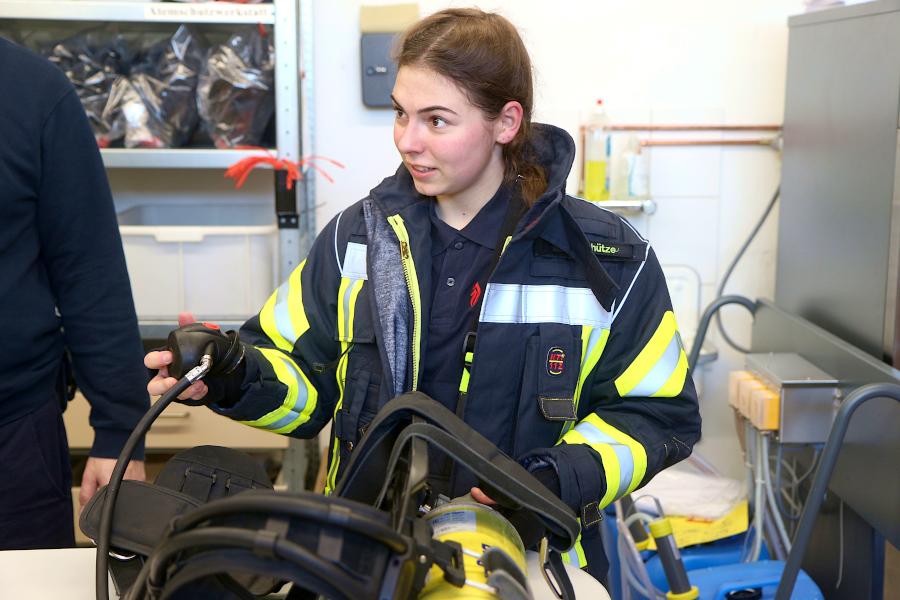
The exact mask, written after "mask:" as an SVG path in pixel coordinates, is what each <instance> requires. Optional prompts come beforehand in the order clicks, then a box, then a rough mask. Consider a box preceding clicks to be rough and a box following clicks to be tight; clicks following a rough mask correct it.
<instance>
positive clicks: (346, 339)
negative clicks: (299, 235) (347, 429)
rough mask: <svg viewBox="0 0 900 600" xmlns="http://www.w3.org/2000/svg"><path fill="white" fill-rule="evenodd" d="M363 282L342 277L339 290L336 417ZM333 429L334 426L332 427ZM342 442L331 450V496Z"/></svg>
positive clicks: (336, 441) (328, 487)
mask: <svg viewBox="0 0 900 600" xmlns="http://www.w3.org/2000/svg"><path fill="white" fill-rule="evenodd" d="M362 286H363V280H362V279H355V278H350V277H342V278H341V285H340V287H339V288H338V315H337V327H338V339H339V340H340V341H341V358H340V359H339V360H338V365H337V373H336V375H335V377H336V378H337V385H338V400H337V403H336V404H335V407H334V417H335V419H336V418H337V415H338V412H339V411H340V410H341V408H342V407H343V405H344V392H345V390H346V387H347V364H348V362H349V359H350V352H349V350H350V344H351V343H352V342H353V321H354V319H355V317H356V300H357V298H359V292H360V291H361V290H362ZM332 427H333V425H332ZM340 444H341V441H340V440H339V439H338V438H337V435H335V436H334V444H333V445H332V446H333V447H332V449H331V464H329V465H328V475H327V477H326V478H325V493H326V494H331V492H333V491H334V486H335V485H336V484H337V481H336V479H337V470H338V466H339V465H340V463H341V453H340Z"/></svg>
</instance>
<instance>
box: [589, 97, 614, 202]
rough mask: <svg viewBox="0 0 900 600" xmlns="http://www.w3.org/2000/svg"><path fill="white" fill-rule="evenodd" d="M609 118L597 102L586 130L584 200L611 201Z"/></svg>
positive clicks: (600, 103) (600, 102) (599, 101)
mask: <svg viewBox="0 0 900 600" xmlns="http://www.w3.org/2000/svg"><path fill="white" fill-rule="evenodd" d="M609 149H610V136H609V117H608V116H607V115H606V110H605V109H604V108H603V100H597V103H596V104H595V105H594V108H593V110H591V114H590V115H589V116H588V120H587V123H585V128H584V199H585V200H594V201H597V200H609V175H610V173H609Z"/></svg>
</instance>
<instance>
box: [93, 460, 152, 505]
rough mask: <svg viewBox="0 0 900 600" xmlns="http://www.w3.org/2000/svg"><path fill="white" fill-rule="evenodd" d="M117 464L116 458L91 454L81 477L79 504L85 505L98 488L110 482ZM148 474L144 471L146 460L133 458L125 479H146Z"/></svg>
mask: <svg viewBox="0 0 900 600" xmlns="http://www.w3.org/2000/svg"><path fill="white" fill-rule="evenodd" d="M115 466H116V459H114V458H97V457H95V456H91V457H89V458H88V459H87V463H86V464H85V465H84V475H83V476H82V477H81V491H80V492H78V504H79V505H81V507H84V505H85V504H87V502H88V500H90V499H91V498H92V497H93V495H94V494H96V493H97V490H98V489H100V488H101V487H103V486H104V485H106V484H108V483H109V478H110V476H111V475H112V472H113V469H114V468H115ZM146 478H147V474H146V472H145V471H144V461H142V460H133V461H131V462H130V463H128V466H127V467H126V468H125V479H135V480H137V481H144V480H145V479H146Z"/></svg>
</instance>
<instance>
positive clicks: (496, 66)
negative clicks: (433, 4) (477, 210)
mask: <svg viewBox="0 0 900 600" xmlns="http://www.w3.org/2000/svg"><path fill="white" fill-rule="evenodd" d="M396 54H397V66H398V68H399V67H403V66H418V67H425V68H428V69H431V70H432V71H435V72H436V73H439V74H440V75H443V76H444V77H446V78H448V79H450V80H451V81H453V82H454V83H456V84H457V85H458V86H459V87H460V89H462V91H463V92H464V93H465V94H466V96H467V97H468V98H469V101H470V102H471V103H472V104H473V105H475V106H477V107H478V108H479V109H481V111H482V112H483V113H484V114H485V116H486V118H488V119H496V118H497V116H498V115H499V114H500V110H501V109H502V108H503V106H504V105H506V103H507V102H510V101H512V100H517V101H518V102H519V103H520V104H521V105H522V112H523V115H522V125H521V127H520V128H519V131H518V133H517V134H516V137H514V138H513V139H512V140H511V141H510V142H509V143H507V144H504V145H503V161H504V164H505V170H504V181H506V182H513V181H515V180H516V179H517V178H519V179H520V180H521V187H522V197H523V198H524V200H525V202H526V204H528V205H529V206H531V205H532V204H534V202H535V201H536V200H537V199H538V197H540V195H541V194H542V193H544V191H545V190H546V189H547V174H546V173H545V172H544V169H543V167H541V165H540V164H538V162H537V161H536V160H535V159H534V157H533V155H532V150H531V143H530V142H531V135H532V128H531V111H532V107H533V106H534V91H533V86H532V75H531V59H530V58H529V56H528V51H527V50H526V49H525V44H523V43H522V38H521V37H519V32H518V31H516V28H515V27H514V26H513V24H512V23H510V22H509V21H508V20H506V19H505V18H503V17H501V16H500V15H498V14H495V13H487V12H483V11H481V10H478V9H472V8H451V9H447V10H442V11H439V12H436V13H434V14H433V15H430V16H428V17H425V18H424V19H422V20H421V21H419V22H417V23H416V24H415V25H413V26H412V27H411V28H410V29H409V30H407V31H406V33H405V34H404V35H403V37H402V39H401V40H400V43H399V46H398V49H397V51H396Z"/></svg>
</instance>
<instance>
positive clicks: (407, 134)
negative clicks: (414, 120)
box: [394, 124, 422, 154]
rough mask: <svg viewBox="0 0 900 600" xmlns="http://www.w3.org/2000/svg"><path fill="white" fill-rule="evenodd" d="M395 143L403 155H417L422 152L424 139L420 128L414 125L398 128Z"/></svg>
mask: <svg viewBox="0 0 900 600" xmlns="http://www.w3.org/2000/svg"><path fill="white" fill-rule="evenodd" d="M395 134H396V135H395V136H394V143H395V144H396V145H397V150H399V151H400V152H401V153H402V154H416V153H418V152H421V151H422V138H421V136H420V135H419V133H418V128H417V127H416V126H415V125H413V124H407V125H405V126H404V127H398V128H397V131H396V132H395Z"/></svg>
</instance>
